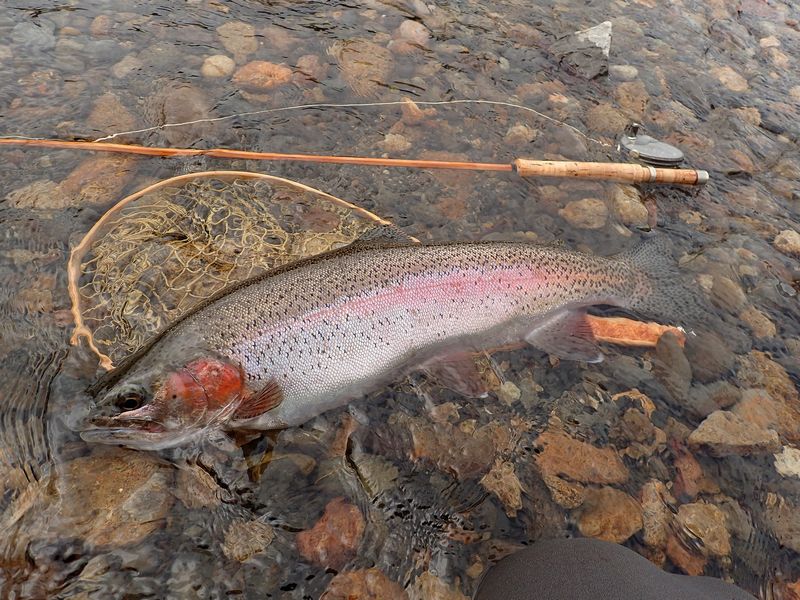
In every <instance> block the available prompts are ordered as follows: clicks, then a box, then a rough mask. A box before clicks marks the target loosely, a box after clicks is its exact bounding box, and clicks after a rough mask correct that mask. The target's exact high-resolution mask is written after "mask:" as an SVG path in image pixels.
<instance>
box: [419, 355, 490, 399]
mask: <svg viewBox="0 0 800 600" xmlns="http://www.w3.org/2000/svg"><path fill="white" fill-rule="evenodd" d="M419 369H420V370H421V371H425V372H426V373H427V374H428V375H430V376H431V378H433V379H435V380H436V381H437V382H438V383H440V384H441V385H442V386H444V387H446V388H447V389H450V390H453V391H454V392H457V393H459V394H461V395H462V396H466V397H467V398H484V397H486V396H487V395H488V394H489V385H488V384H487V382H486V380H485V379H484V378H483V376H482V375H481V373H480V371H479V370H478V367H477V365H476V364H475V359H474V358H473V355H472V354H467V353H463V354H453V355H447V356H443V357H439V358H435V359H432V360H429V361H427V362H426V363H424V364H422V365H420V367H419Z"/></svg>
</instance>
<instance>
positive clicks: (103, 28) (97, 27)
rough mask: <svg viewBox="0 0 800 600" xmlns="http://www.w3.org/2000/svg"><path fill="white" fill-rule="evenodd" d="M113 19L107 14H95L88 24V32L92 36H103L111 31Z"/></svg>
mask: <svg viewBox="0 0 800 600" xmlns="http://www.w3.org/2000/svg"><path fill="white" fill-rule="evenodd" d="M113 25H114V21H113V20H112V19H111V17H109V16H108V15H97V16H96V17H95V18H94V19H92V24H91V25H89V33H91V34H92V35H93V36H94V37H105V36H107V35H108V34H109V33H111V27H112V26H113Z"/></svg>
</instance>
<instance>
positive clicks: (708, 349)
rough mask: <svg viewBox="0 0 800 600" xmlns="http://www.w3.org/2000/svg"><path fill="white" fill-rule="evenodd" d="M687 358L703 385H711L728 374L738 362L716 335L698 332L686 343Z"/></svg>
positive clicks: (694, 373)
mask: <svg viewBox="0 0 800 600" xmlns="http://www.w3.org/2000/svg"><path fill="white" fill-rule="evenodd" d="M686 357H687V358H688V360H689V363H690V364H691V365H692V366H691V369H692V374H693V375H694V378H695V379H696V380H697V381H700V382H701V383H711V382H712V381H716V380H718V379H721V378H722V377H723V376H724V375H726V374H728V373H729V372H730V371H731V370H732V369H733V366H734V364H735V362H736V355H735V354H734V353H733V352H731V350H730V349H729V348H728V346H727V345H726V344H725V343H724V342H723V341H722V339H721V338H720V337H719V336H718V335H717V334H715V333H710V332H706V331H700V332H697V334H696V335H694V336H691V337H690V338H689V339H687V342H686Z"/></svg>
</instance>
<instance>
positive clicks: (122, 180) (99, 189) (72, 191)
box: [58, 154, 137, 206]
mask: <svg viewBox="0 0 800 600" xmlns="http://www.w3.org/2000/svg"><path fill="white" fill-rule="evenodd" d="M136 165H137V161H136V159H135V158H133V157H131V156H125V155H115V154H106V155H103V156H98V157H97V158H90V159H87V160H85V161H83V162H82V163H81V164H79V165H78V166H77V167H75V169H73V170H72V172H71V173H70V174H69V175H68V176H67V178H66V179H65V180H64V181H62V182H61V183H60V184H59V186H58V187H59V191H60V192H61V193H62V194H63V195H64V196H66V197H67V198H69V204H70V205H71V206H89V205H105V204H110V203H112V202H113V201H115V200H117V199H119V197H120V193H121V191H122V190H123V189H124V188H125V186H126V185H127V184H128V182H129V181H130V180H131V179H132V178H133V176H134V174H135V169H136Z"/></svg>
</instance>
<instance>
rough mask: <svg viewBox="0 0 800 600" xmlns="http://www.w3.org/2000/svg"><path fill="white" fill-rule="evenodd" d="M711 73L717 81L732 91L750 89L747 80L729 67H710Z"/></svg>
mask: <svg viewBox="0 0 800 600" xmlns="http://www.w3.org/2000/svg"><path fill="white" fill-rule="evenodd" d="M711 73H712V74H713V75H714V76H715V77H716V78H717V79H718V80H719V82H720V83H721V84H722V85H724V86H725V87H726V88H728V89H729V90H730V91H732V92H746V91H747V90H748V89H750V86H749V85H748V84H747V80H746V79H745V78H744V77H742V76H741V75H740V74H739V73H737V72H736V71H734V70H733V69H732V68H731V67H727V66H725V67H719V68H717V69H712V71H711Z"/></svg>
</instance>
